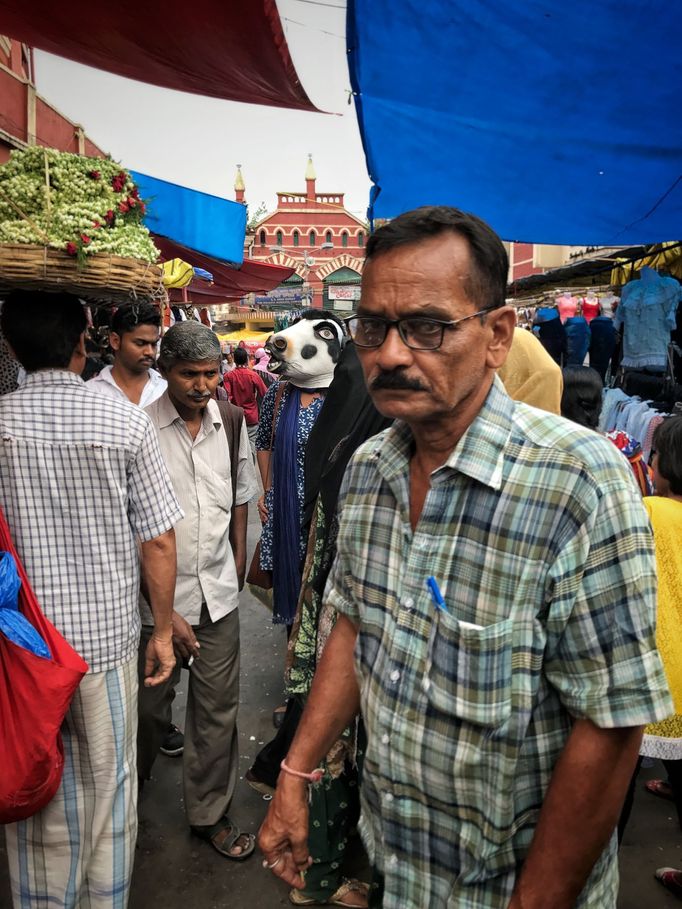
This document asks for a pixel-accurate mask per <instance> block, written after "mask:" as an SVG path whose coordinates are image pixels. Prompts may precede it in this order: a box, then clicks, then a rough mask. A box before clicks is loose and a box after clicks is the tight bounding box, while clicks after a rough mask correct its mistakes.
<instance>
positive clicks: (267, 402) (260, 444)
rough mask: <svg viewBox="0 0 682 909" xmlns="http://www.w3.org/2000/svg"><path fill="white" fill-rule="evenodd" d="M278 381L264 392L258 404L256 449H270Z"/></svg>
mask: <svg viewBox="0 0 682 909" xmlns="http://www.w3.org/2000/svg"><path fill="white" fill-rule="evenodd" d="M278 388H279V382H274V383H273V384H272V385H271V386H270V388H268V390H267V391H266V393H265V397H264V398H263V400H262V401H261V405H260V418H259V420H258V432H257V433H256V451H270V437H271V435H272V419H273V416H274V413H275V397H276V395H277V389H278Z"/></svg>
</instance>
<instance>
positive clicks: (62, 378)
mask: <svg viewBox="0 0 682 909" xmlns="http://www.w3.org/2000/svg"><path fill="white" fill-rule="evenodd" d="M83 384H84V382H83V380H82V379H81V377H80V376H78V375H76V373H75V372H71V370H70V369H39V370H38V372H29V373H27V374H26V379H25V380H24V383H23V385H22V386H21V387H22V388H29V387H30V386H31V385H41V386H42V385H83Z"/></svg>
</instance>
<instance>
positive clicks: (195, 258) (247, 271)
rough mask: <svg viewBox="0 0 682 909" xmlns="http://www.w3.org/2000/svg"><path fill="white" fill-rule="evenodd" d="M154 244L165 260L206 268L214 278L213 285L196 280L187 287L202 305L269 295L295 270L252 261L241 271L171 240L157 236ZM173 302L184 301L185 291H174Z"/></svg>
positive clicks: (247, 262)
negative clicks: (269, 292)
mask: <svg viewBox="0 0 682 909" xmlns="http://www.w3.org/2000/svg"><path fill="white" fill-rule="evenodd" d="M154 243H155V244H156V246H157V248H158V250H159V251H160V253H161V258H162V259H163V260H167V259H182V260H183V261H184V262H189V264H190V265H194V266H196V267H197V268H203V269H205V270H206V271H208V272H210V273H211V274H212V275H213V284H208V283H207V282H206V281H202V280H201V279H196V280H195V281H193V282H192V283H191V284H190V285H189V287H188V288H187V291H188V295H189V297H190V298H191V299H192V301H193V302H194V303H196V304H197V305H199V306H210V305H211V304H213V305H219V304H221V303H225V302H228V301H230V300H240V299H241V298H242V297H243V296H244V295H245V294H250V293H267V292H268V291H269V290H272V289H273V288H274V287H278V286H279V285H280V284H281V283H282V281H286V279H287V278H289V277H290V276H291V275H292V274H293V273H294V269H293V268H285V267H284V266H282V265H268V264H267V263H266V262H251V261H250V260H249V259H245V260H244V262H242V264H241V265H240V266H239V268H232V267H231V266H230V265H228V264H227V263H226V262H220V261H219V260H218V259H212V258H211V257H210V256H204V255H202V254H201V253H198V252H196V251H195V250H193V249H188V248H187V247H186V246H181V245H180V244H179V243H174V242H173V240H169V239H168V238H167V237H158V236H155V237H154ZM169 296H170V298H171V300H172V301H173V302H176V301H181V300H182V298H183V297H182V291H179V290H171V292H170V294H169Z"/></svg>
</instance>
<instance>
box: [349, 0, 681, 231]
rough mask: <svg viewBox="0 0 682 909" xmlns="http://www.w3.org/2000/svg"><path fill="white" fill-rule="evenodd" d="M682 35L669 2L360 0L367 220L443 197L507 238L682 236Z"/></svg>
mask: <svg viewBox="0 0 682 909" xmlns="http://www.w3.org/2000/svg"><path fill="white" fill-rule="evenodd" d="M678 32H679V9H678V8H677V7H676V6H675V4H670V3H669V2H664V0H651V3H649V4H647V5H646V6H645V5H643V4H641V3H639V2H638V0H602V2H600V3H598V4H595V3H593V2H592V0H572V2H571V3H570V4H569V3H565V2H564V0H526V2H525V3H523V4H509V3H508V2H506V0H430V2H429V4H427V5H426V6H424V5H423V4H422V3H421V2H420V0H402V2H401V3H400V4H395V3H393V2H392V0H348V7H347V36H348V58H349V69H350V77H351V85H352V87H353V91H354V94H355V105H356V111H357V115H358V120H359V124H360V133H361V137H362V142H363V147H364V151H365V156H366V160H367V169H368V172H369V174H370V178H371V179H372V182H373V184H374V187H373V190H372V193H371V198H370V207H369V212H368V214H369V217H370V221H372V220H373V219H375V218H390V217H395V216H396V215H397V214H399V213H400V212H402V211H406V210H408V209H411V208H416V207H418V206H420V205H427V204H445V205H455V206H457V207H459V208H462V209H464V210H468V211H472V212H475V213H476V214H478V215H480V216H481V217H482V218H484V219H485V220H487V221H488V222H489V223H490V224H491V226H492V227H493V228H494V229H495V230H496V231H497V232H498V233H499V234H500V235H501V236H502V237H503V238H504V239H506V240H519V241H527V242H535V243H552V244H560V245H579V246H582V245H600V246H629V245H636V244H651V243H656V242H661V241H663V240H667V239H669V238H670V237H676V236H678V235H679V233H680V224H682V119H681V118H679V117H676V116H674V114H673V112H674V111H675V110H677V109H678V107H679V87H680V85H681V84H682V54H680V53H679V42H678V38H677V35H678Z"/></svg>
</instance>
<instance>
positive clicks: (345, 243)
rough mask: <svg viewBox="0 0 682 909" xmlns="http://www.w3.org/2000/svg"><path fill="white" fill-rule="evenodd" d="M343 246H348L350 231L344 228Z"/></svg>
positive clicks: (342, 235)
mask: <svg viewBox="0 0 682 909" xmlns="http://www.w3.org/2000/svg"><path fill="white" fill-rule="evenodd" d="M341 246H343V248H344V249H345V248H346V247H347V246H348V231H347V230H344V232H343V233H342V234H341Z"/></svg>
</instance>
